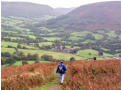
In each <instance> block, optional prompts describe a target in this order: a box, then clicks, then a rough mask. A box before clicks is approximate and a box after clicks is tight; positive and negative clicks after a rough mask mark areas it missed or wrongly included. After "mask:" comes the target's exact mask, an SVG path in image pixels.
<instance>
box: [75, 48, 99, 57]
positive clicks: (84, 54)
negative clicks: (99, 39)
mask: <svg viewBox="0 0 121 90" xmlns="http://www.w3.org/2000/svg"><path fill="white" fill-rule="evenodd" d="M89 53H90V55H89ZM97 54H98V51H96V50H92V49H86V50H80V51H78V52H77V55H79V56H81V57H84V58H93V57H94V56H95V55H97Z"/></svg>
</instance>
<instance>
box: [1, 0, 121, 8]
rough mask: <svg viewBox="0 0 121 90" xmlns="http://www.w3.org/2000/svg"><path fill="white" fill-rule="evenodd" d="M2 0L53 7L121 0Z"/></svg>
mask: <svg viewBox="0 0 121 90" xmlns="http://www.w3.org/2000/svg"><path fill="white" fill-rule="evenodd" d="M1 1H14V2H33V3H39V4H45V5H49V6H51V7H53V8H57V7H64V8H70V7H78V6H81V5H85V4H90V3H95V2H103V1H121V0H1Z"/></svg>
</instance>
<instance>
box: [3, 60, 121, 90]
mask: <svg viewBox="0 0 121 90" xmlns="http://www.w3.org/2000/svg"><path fill="white" fill-rule="evenodd" d="M58 64H59V63H48V64H39V63H37V64H32V65H24V66H21V67H16V66H12V67H6V68H2V70H1V72H2V79H1V84H2V85H1V86H2V90H9V89H12V90H31V89H32V90H46V89H45V88H47V87H48V89H47V90H50V89H49V87H54V86H60V85H59V75H58V74H56V73H55V69H56V67H57V65H58ZM65 65H66V66H67V73H66V75H65V80H64V84H63V86H61V87H60V88H61V89H62V90H78V89H81V90H102V89H105V90H120V89H121V81H120V80H121V77H120V74H121V68H120V67H121V60H101V61H93V60H91V61H76V62H71V63H70V62H66V63H65ZM51 83H55V84H51ZM48 84H50V85H49V86H48ZM43 86H44V88H42V89H41V87H43Z"/></svg>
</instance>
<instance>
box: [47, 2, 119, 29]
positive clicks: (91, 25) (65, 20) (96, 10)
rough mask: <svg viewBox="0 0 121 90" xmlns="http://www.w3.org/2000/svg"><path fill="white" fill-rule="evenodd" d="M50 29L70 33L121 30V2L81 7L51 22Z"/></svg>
mask: <svg viewBox="0 0 121 90" xmlns="http://www.w3.org/2000/svg"><path fill="white" fill-rule="evenodd" d="M46 26H47V27H49V28H57V29H60V27H61V28H64V30H69V31H82V30H120V26H121V2H120V1H117V2H116V1H115V2H100V3H94V4H89V5H84V6H80V7H79V8H76V9H75V10H73V11H71V12H70V13H68V14H66V15H63V16H60V17H58V18H56V19H52V20H49V21H48V22H47V24H46Z"/></svg>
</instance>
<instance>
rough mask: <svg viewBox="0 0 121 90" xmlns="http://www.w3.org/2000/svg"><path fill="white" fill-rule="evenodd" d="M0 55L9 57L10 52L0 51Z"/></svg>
mask: <svg viewBox="0 0 121 90" xmlns="http://www.w3.org/2000/svg"><path fill="white" fill-rule="evenodd" d="M1 56H4V57H10V56H11V54H10V53H9V52H2V53H1Z"/></svg>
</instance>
